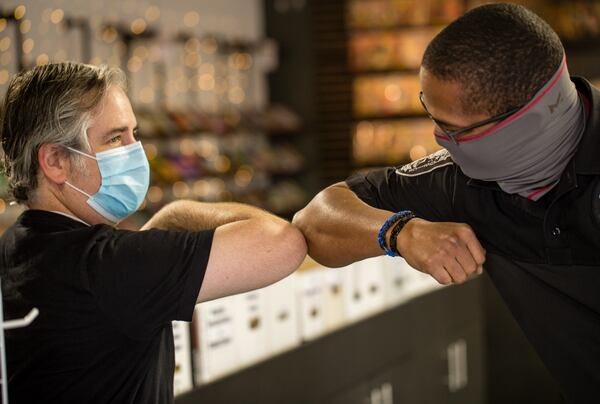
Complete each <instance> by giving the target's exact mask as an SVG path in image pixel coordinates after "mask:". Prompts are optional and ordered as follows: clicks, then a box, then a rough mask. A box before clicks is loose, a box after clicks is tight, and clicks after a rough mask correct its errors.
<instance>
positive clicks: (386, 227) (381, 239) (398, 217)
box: [377, 210, 414, 257]
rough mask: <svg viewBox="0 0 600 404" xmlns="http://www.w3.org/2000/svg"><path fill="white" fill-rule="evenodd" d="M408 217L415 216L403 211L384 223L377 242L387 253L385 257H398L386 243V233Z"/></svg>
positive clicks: (408, 211)
mask: <svg viewBox="0 0 600 404" xmlns="http://www.w3.org/2000/svg"><path fill="white" fill-rule="evenodd" d="M406 216H413V217H414V214H413V213H412V212H411V211H410V210H401V211H400V212H398V213H394V214H393V215H392V216H391V217H390V218H389V219H388V220H386V221H385V223H383V226H381V229H380V230H379V235H378V236H377V240H378V241H379V247H381V249H382V250H383V251H384V252H385V255H389V256H390V257H396V256H398V254H397V253H396V252H395V251H393V250H392V249H391V248H389V247H388V245H387V243H386V242H385V233H387V231H388V230H389V228H390V227H391V226H392V225H393V224H394V223H396V222H398V221H399V220H401V219H403V218H405V217H406Z"/></svg>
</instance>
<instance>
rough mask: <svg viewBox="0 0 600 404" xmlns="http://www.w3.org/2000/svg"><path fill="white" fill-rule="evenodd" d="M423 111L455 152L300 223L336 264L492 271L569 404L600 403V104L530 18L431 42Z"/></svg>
mask: <svg viewBox="0 0 600 404" xmlns="http://www.w3.org/2000/svg"><path fill="white" fill-rule="evenodd" d="M420 80H421V89H422V91H421V94H420V98H421V103H422V104H423V108H424V111H425V112H426V113H427V114H428V115H429V117H430V118H431V119H432V120H433V122H434V123H435V129H434V136H435V138H436V140H437V142H438V143H439V144H440V145H441V146H443V147H444V148H445V149H443V150H441V151H439V152H437V153H435V154H433V155H431V156H428V157H425V158H423V159H421V160H417V161H415V162H413V163H411V164H408V165H405V166H401V167H391V168H385V169H380V170H374V171H372V172H369V173H366V174H356V175H354V176H351V177H350V178H348V179H347V180H346V181H345V182H342V183H338V184H334V185H332V186H330V187H329V188H327V189H325V190H324V191H322V192H321V193H320V194H319V195H317V196H316V197H315V198H314V199H313V200H312V201H311V202H310V203H309V204H308V206H307V207H306V208H304V209H303V210H302V211H300V212H299V213H298V214H297V215H296V216H295V217H294V223H295V224H297V225H298V226H299V227H300V229H301V230H302V231H303V232H304V234H305V236H306V238H307V242H308V248H309V254H310V255H311V256H312V257H313V258H315V259H316V260H317V261H320V262H321V263H324V264H326V265H330V266H344V265H347V264H348V263H350V262H353V261H357V260H361V259H364V258H367V257H371V256H375V255H381V254H383V253H386V254H388V255H392V256H397V255H402V256H403V257H404V258H405V259H406V261H407V262H408V263H409V264H410V265H411V266H413V267H414V268H416V269H418V270H420V271H422V272H424V273H427V274H430V275H431V276H432V277H433V278H435V279H436V280H437V281H438V282H439V283H442V284H450V283H462V282H464V281H465V280H466V279H467V278H468V277H469V276H471V275H473V274H476V273H481V272H482V271H483V268H484V263H485V269H486V271H487V273H488V274H489V276H490V277H491V279H492V281H493V282H494V284H495V286H496V287H497V289H498V291H499V292H500V294H501V296H502V297H503V298H504V300H505V302H506V304H507V305H508V307H509V309H510V310H511V311H512V314H513V315H514V317H515V319H516V320H517V322H518V323H519V325H520V326H521V328H522V329H523V331H524V332H525V335H526V336H527V337H528V339H529V341H530V342H531V343H532V345H533V346H534V348H535V349H536V350H537V352H538V353H539V355H540V357H541V359H542V360H543V362H544V363H545V365H546V366H547V368H548V369H549V370H550V372H551V373H552V375H553V376H554V377H555V378H556V380H557V381H558V383H559V385H560V386H561V388H562V390H563V391H564V395H565V397H566V398H567V400H569V402H577V403H584V402H598V397H600V159H598V155H599V153H600V136H598V135H599V134H600V92H599V91H598V90H597V89H596V88H594V87H593V86H591V85H590V83H589V82H588V81H586V80H585V79H582V78H577V77H573V78H571V77H570V76H569V72H568V69H567V63H566V58H565V53H564V50H563V47H562V44H561V42H560V40H559V38H558V36H557V35H556V33H555V32H554V31H553V30H552V28H550V26H549V25H548V24H547V23H545V22H544V21H543V20H542V19H541V18H539V17H538V16H536V15H535V14H534V13H532V12H531V11H529V10H527V9H526V8H524V7H522V6H517V5H513V4H491V5H485V6H481V7H478V8H475V9H473V10H471V11H469V12H467V13H466V14H465V15H463V16H462V17H460V18H458V19H457V20H456V21H454V22H452V23H451V24H450V25H448V26H447V27H446V28H445V29H444V30H442V31H441V32H440V33H439V34H438V35H437V36H436V37H435V38H434V39H433V40H432V41H431V43H430V44H429V46H428V47H427V49H426V51H425V54H424V56H423V62H422V65H421V70H420Z"/></svg>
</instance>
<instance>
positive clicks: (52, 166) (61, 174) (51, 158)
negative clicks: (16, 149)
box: [37, 143, 71, 184]
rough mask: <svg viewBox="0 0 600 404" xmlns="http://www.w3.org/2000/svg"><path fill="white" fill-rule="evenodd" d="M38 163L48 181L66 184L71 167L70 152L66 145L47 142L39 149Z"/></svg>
mask: <svg viewBox="0 0 600 404" xmlns="http://www.w3.org/2000/svg"><path fill="white" fill-rule="evenodd" d="M37 157H38V164H39V165H40V169H41V171H42V173H43V174H44V176H45V177H46V178H47V179H48V181H50V182H52V183H55V184H64V183H65V181H66V180H67V174H68V172H69V169H70V167H71V165H70V160H69V154H68V152H67V151H66V150H65V148H64V147H62V146H58V145H56V144H52V143H47V144H43V145H41V146H40V149H39V150H38V156H37Z"/></svg>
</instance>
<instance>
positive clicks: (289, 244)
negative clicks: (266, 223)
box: [280, 223, 308, 276]
mask: <svg viewBox="0 0 600 404" xmlns="http://www.w3.org/2000/svg"><path fill="white" fill-rule="evenodd" d="M280 239H281V241H282V249H283V250H284V252H285V255H286V256H287V263H288V265H285V266H286V267H287V269H288V275H289V274H290V273H292V272H294V271H295V270H296V269H297V268H298V267H299V266H300V264H302V261H304V258H306V253H307V251H308V247H307V244H306V239H305V238H304V235H303V234H302V232H301V231H300V230H299V229H298V228H297V227H296V226H294V225H293V224H291V223H286V225H285V227H284V229H283V230H282V234H281V235H280ZM286 276H287V275H286Z"/></svg>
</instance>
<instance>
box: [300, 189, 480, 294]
mask: <svg viewBox="0 0 600 404" xmlns="http://www.w3.org/2000/svg"><path fill="white" fill-rule="evenodd" d="M393 213H394V212H390V211H386V210H382V209H377V208H373V207H371V206H369V205H367V204H366V203H364V202H363V201H361V200H360V199H359V198H358V197H357V196H356V194H354V192H352V191H351V190H350V189H349V188H348V186H347V185H346V184H345V183H337V184H334V185H332V186H330V187H328V188H326V189H324V190H323V191H321V192H320V193H319V194H318V195H317V196H315V198H314V199H313V200H312V201H311V202H310V203H309V204H308V205H307V206H306V207H305V208H304V209H302V210H301V211H300V212H298V213H297V214H296V215H295V216H294V220H293V223H294V224H295V225H296V226H298V228H299V229H300V230H301V231H302V232H303V233H304V236H305V237H306V240H307V244H308V253H309V254H310V256H311V257H312V258H314V259H315V260H316V261H317V262H319V263H321V264H323V265H326V266H332V267H340V266H344V265H348V264H350V263H352V262H355V261H359V260H362V259H365V258H369V257H374V256H377V255H382V250H381V248H380V247H379V244H378V242H377V235H378V233H379V229H380V228H381V226H382V225H383V223H384V222H385V221H386V220H387V219H388V218H389V217H390V216H392V215H393ZM386 237H387V238H389V231H388V234H387V235H386ZM397 247H398V251H399V252H400V254H401V255H402V256H403V257H404V259H406V261H407V262H408V263H409V264H410V265H411V266H412V267H414V268H416V269H418V270H419V271H421V272H424V273H427V274H429V275H431V276H432V277H434V278H435V279H436V280H437V281H438V282H439V283H441V284H449V283H462V282H464V281H465V280H466V279H467V277H469V276H470V275H472V274H474V273H481V271H482V270H483V267H482V265H483V263H484V261H485V250H484V249H483V247H482V246H481V244H480V243H479V241H478V240H477V238H476V236H475V234H474V233H473V230H472V229H471V228H470V227H469V226H468V225H466V224H463V223H448V222H429V221H427V220H423V219H419V218H415V219H412V220H410V221H409V222H408V223H407V224H406V225H405V226H404V228H403V229H402V231H401V232H400V234H399V235H398V239H397Z"/></svg>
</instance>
